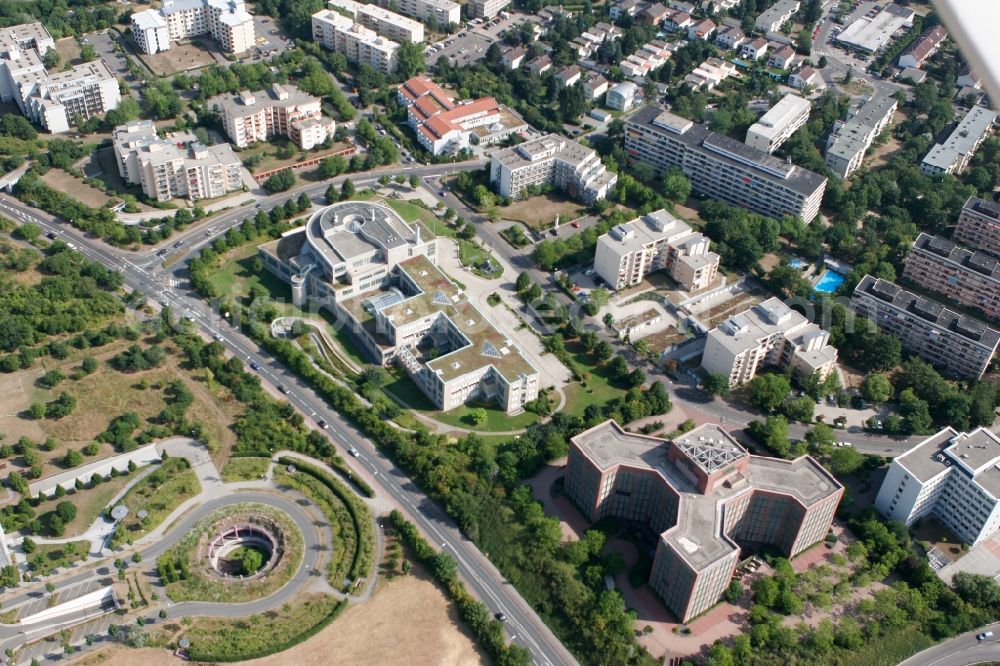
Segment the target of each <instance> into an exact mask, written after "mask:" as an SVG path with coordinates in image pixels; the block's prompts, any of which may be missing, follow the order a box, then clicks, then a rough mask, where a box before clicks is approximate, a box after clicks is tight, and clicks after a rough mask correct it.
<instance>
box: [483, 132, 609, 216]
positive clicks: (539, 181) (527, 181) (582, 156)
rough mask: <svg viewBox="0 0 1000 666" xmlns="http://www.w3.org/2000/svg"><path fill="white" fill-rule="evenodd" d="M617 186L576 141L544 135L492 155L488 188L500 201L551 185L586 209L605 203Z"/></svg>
mask: <svg viewBox="0 0 1000 666" xmlns="http://www.w3.org/2000/svg"><path fill="white" fill-rule="evenodd" d="M617 182H618V175H617V174H615V173H612V172H610V171H608V170H607V169H606V168H605V167H604V164H603V163H602V162H601V158H600V157H599V156H598V155H597V153H596V152H595V151H594V150H593V149H591V148H586V147H584V146H582V145H580V144H579V143H577V142H575V141H570V140H569V139H567V138H565V137H562V136H559V135H558V134H547V135H545V136H543V137H539V138H537V139H532V140H531V141H526V142H524V143H522V144H519V145H517V146H514V147H512V148H504V149H503V150H498V151H496V152H494V153H493V155H492V157H491V158H490V184H492V185H493V186H494V187H496V190H497V193H498V194H500V196H502V197H508V198H510V199H518V198H520V196H521V195H522V194H523V193H524V190H525V188H527V187H531V186H541V185H552V186H554V187H555V188H556V189H559V190H562V191H564V192H566V193H567V194H568V195H569V196H571V197H573V198H575V199H579V200H580V201H582V202H583V203H585V204H586V205H588V206H589V205H592V204H593V203H594V202H595V201H598V200H600V199H604V198H606V197H607V196H608V193H609V192H610V191H611V190H612V189H613V188H614V186H615V183H617Z"/></svg>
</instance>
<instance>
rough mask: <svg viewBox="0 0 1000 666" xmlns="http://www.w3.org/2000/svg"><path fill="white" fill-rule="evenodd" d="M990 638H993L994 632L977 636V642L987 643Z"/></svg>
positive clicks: (985, 632)
mask: <svg viewBox="0 0 1000 666" xmlns="http://www.w3.org/2000/svg"><path fill="white" fill-rule="evenodd" d="M989 638H993V632H992V631H984V632H983V633H981V634H979V635H978V636H976V640H977V641H985V640H987V639H989Z"/></svg>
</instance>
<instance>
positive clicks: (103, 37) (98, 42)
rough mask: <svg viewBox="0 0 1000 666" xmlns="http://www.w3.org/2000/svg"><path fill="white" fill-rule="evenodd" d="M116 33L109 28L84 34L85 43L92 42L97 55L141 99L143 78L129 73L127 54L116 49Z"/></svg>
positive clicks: (133, 94)
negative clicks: (140, 92) (137, 77)
mask: <svg viewBox="0 0 1000 666" xmlns="http://www.w3.org/2000/svg"><path fill="white" fill-rule="evenodd" d="M114 38H115V35H114V33H112V32H110V31H108V30H102V31H101V32H91V33H89V34H87V35H84V36H83V43H84V44H90V45H91V46H93V47H94V50H95V51H97V57H98V58H100V59H101V60H103V61H104V64H105V65H107V66H108V69H110V70H111V72H112V73H113V74H114V75H115V76H116V77H119V78H121V79H122V80H124V81H125V83H126V84H128V88H129V92H130V93H131V94H132V96H133V97H135V98H136V99H140V95H139V91H140V90H141V89H142V80H141V79H136V78H135V77H133V76H132V75H131V74H129V73H128V66H127V64H126V62H125V55H124V54H123V53H121V52H120V51H116V50H115V40H114Z"/></svg>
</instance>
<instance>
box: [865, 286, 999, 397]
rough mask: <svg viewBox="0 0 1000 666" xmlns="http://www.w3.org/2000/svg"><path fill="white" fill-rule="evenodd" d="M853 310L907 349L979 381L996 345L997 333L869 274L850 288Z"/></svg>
mask: <svg viewBox="0 0 1000 666" xmlns="http://www.w3.org/2000/svg"><path fill="white" fill-rule="evenodd" d="M851 307H853V308H854V311H855V312H856V313H857V314H859V315H860V316H862V317H866V318H867V319H869V320H871V321H872V322H873V323H874V324H876V325H877V326H878V327H879V328H880V329H882V331H883V332H885V333H890V334H892V335H895V336H896V337H897V338H899V339H900V342H902V343H903V347H904V348H905V349H908V350H909V351H911V352H913V353H914V354H916V355H917V356H919V357H920V358H922V359H924V360H925V361H927V362H928V363H932V364H934V365H936V366H938V367H939V368H942V369H943V370H944V371H945V372H946V373H947V374H949V375H952V376H956V377H971V378H973V379H979V378H980V377H982V376H983V373H984V372H986V369H987V368H988V367H989V365H990V362H991V361H992V360H993V357H994V356H995V355H996V352H997V345H998V344H1000V331H997V330H995V329H993V328H990V327H989V326H987V325H986V324H984V323H983V322H981V321H979V320H977V319H973V318H972V317H967V316H965V315H960V314H958V313H957V312H954V311H952V310H949V309H948V308H946V307H945V306H943V305H941V304H940V303H938V302H936V301H932V300H930V299H927V298H924V297H923V296H918V295H916V294H913V293H911V292H909V291H906V290H905V289H903V288H902V287H900V286H899V285H896V284H893V283H892V282H889V281H888V280H882V279H878V278H874V277H872V276H871V275H866V276H864V277H863V278H862V279H861V282H859V283H858V286H857V287H855V288H854V294H853V295H852V297H851Z"/></svg>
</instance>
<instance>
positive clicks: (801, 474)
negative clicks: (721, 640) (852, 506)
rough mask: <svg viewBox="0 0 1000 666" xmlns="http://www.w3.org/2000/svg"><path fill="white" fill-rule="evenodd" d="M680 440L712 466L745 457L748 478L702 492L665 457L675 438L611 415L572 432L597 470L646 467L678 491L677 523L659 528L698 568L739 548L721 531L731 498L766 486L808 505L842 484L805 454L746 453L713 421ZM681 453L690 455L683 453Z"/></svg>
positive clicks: (676, 549)
mask: <svg viewBox="0 0 1000 666" xmlns="http://www.w3.org/2000/svg"><path fill="white" fill-rule="evenodd" d="M701 438H703V439H701ZM681 439H688V440H692V441H689V442H688V443H687V444H685V446H686V447H688V449H691V448H695V449H697V448H698V446H702V447H703V448H704V449H705V451H703V453H704V455H703V457H705V458H706V460H707V462H706V465H708V466H709V467H712V468H713V469H719V468H721V467H715V466H714V464H713V462H712V461H713V460H715V459H716V458H718V456H716V457H715V458H713V455H714V453H718V454H719V455H721V456H722V457H723V458H728V459H729V462H727V463H723V464H722V466H724V465H726V464H731V463H732V462H735V461H736V460H740V459H743V458H748V459H749V461H748V465H747V475H746V480H747V481H748V483H746V484H742V483H736V484H731V485H730V484H720V485H718V486H716V488H715V489H713V490H712V491H711V492H710V493H708V494H707V495H706V494H702V493H700V492H698V490H697V488H696V487H695V486H694V484H693V483H692V482H691V481H690V480H689V479H688V477H686V476H685V475H684V474H683V473H682V472H681V471H680V469H678V468H677V466H676V465H675V464H674V463H673V462H671V461H670V460H669V459H668V451H669V450H670V448H671V447H673V446H679V444H678V440H673V441H668V440H664V439H659V438H656V437H648V436H645V435H636V434H632V433H629V432H626V431H625V430H624V429H622V427H621V426H620V425H618V424H617V423H616V422H614V421H612V420H609V421H605V422H604V423H601V424H599V425H597V426H594V427H593V428H591V429H589V430H586V431H584V432H582V433H580V434H578V435H576V436H575V437H573V438H572V439H571V441H572V442H573V443H574V445H576V447H577V448H578V449H579V450H580V452H581V453H583V455H585V456H586V457H587V458H588V459H589V460H590V461H591V462H592V463H593V464H595V465H596V466H597V467H598V468H600V469H601V470H608V469H611V468H613V467H616V466H625V467H631V468H634V469H642V470H650V471H653V472H655V473H656V474H658V475H659V477H660V478H661V479H662V480H663V481H664V482H665V483H666V484H667V485H669V486H670V487H671V488H672V489H673V490H674V492H676V493H677V494H678V496H679V498H680V500H679V506H678V510H677V523H676V525H674V526H672V527H670V528H669V529H667V530H666V531H665V532H663V534H661V535H660V538H661V539H663V540H664V541H665V542H666V543H668V544H670V546H671V548H672V549H673V550H674V552H676V553H677V554H678V555H680V556H681V557H682V558H684V560H685V561H686V562H687V563H688V564H689V565H690V566H691V567H692V569H694V570H696V571H700V570H703V569H705V568H707V567H708V566H710V565H711V564H712V563H714V562H717V561H718V560H719V559H720V558H721V557H725V556H726V555H728V554H730V553H732V552H733V551H734V550H736V549H737V548H738V546H737V545H736V543H735V542H734V541H733V540H732V539H730V538H729V537H728V536H726V535H725V533H724V532H723V523H724V518H723V515H724V510H725V505H726V503H727V502H728V501H729V500H732V499H733V498H735V497H738V496H741V495H744V494H746V493H749V492H752V491H753V490H765V491H768V492H772V493H776V494H781V495H786V496H790V497H792V498H794V499H795V500H796V501H798V502H800V503H801V504H802V505H803V506H806V507H809V506H812V505H813V504H815V503H817V502H819V501H821V500H823V499H825V498H827V497H830V496H832V495H835V494H837V493H839V492H840V491H841V490H842V488H843V486H841V485H840V483H838V482H837V480H836V479H834V478H833V477H832V476H831V475H830V474H829V473H828V472H826V470H824V469H823V468H822V466H821V465H819V464H818V463H817V462H816V461H815V460H813V459H812V458H810V457H808V456H803V457H800V458H797V459H796V460H780V459H776V458H763V457H758V456H748V455H747V453H746V450H745V449H743V447H742V446H740V445H739V443H738V442H736V440H735V439H733V437H732V436H731V435H729V433H728V432H726V431H725V430H724V429H723V428H722V427H721V426H718V425H715V424H705V425H703V426H701V427H699V428H696V429H695V430H692V431H691V432H689V433H687V434H685V435H682V436H681ZM709 439H712V440H715V441H714V442H712V447H711V448H712V450H711V451H710V450H708V447H707V444H708V440H709ZM713 452H714V453H713ZM684 455H685V457H686V458H688V459H691V458H690V456H689V454H688V453H687V452H685V454H684ZM718 459H721V458H718Z"/></svg>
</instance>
